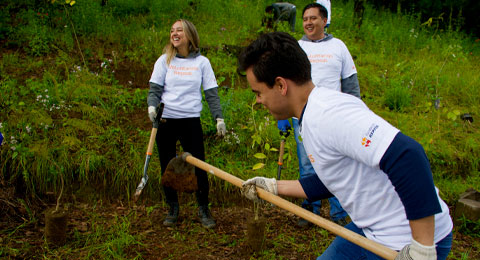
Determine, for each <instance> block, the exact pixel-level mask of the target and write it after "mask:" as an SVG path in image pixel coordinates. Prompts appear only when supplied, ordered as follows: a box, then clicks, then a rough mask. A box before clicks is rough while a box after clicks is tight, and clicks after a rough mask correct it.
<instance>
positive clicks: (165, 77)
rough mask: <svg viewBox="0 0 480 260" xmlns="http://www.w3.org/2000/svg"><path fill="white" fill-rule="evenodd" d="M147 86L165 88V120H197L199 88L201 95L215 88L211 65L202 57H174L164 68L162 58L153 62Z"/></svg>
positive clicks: (199, 106)
mask: <svg viewBox="0 0 480 260" xmlns="http://www.w3.org/2000/svg"><path fill="white" fill-rule="evenodd" d="M150 82H152V83H155V84H158V85H161V86H164V91H163V94H162V102H163V103H164V104H165V108H164V110H163V115H162V117H164V118H189V117H200V112H201V111H202V108H203V106H202V92H201V88H202V86H203V90H204V91H205V90H208V89H211V88H215V87H217V86H218V84H217V80H216V79H215V74H214V73H213V69H212V66H211V65H210V61H209V60H208V59H207V58H206V57H204V56H202V55H198V56H196V57H188V58H179V57H174V58H173V59H172V61H171V62H170V65H167V56H166V54H163V55H162V56H160V58H158V60H157V61H156V62H155V66H154V68H153V73H152V77H151V78H150Z"/></svg>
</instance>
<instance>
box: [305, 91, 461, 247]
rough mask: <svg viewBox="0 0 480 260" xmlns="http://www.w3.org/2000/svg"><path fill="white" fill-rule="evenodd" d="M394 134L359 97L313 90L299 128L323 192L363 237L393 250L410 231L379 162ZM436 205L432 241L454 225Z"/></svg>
mask: <svg viewBox="0 0 480 260" xmlns="http://www.w3.org/2000/svg"><path fill="white" fill-rule="evenodd" d="M398 132H399V130H398V129H396V128H395V127H393V126H392V125H390V124H389V123H388V122H387V121H385V120H384V119H382V118H381V117H379V116H377V115H376V114H374V113H373V112H372V111H370V110H369V109H368V107H367V106H366V105H365V104H364V103H363V102H362V101H361V100H360V99H358V98H356V97H353V96H351V95H348V94H343V93H340V92H338V91H332V90H330V89H326V88H317V87H316V88H314V89H313V90H312V92H311V94H310V96H309V99H308V103H307V106H306V108H305V112H304V114H303V117H302V122H301V128H300V134H301V135H302V138H303V145H304V146H305V150H306V152H307V155H308V157H309V158H310V161H311V163H312V165H313V168H314V169H315V172H316V173H317V175H318V177H319V178H320V180H321V181H322V182H323V183H324V184H325V186H326V187H327V189H328V190H329V191H330V192H331V193H332V194H333V195H334V196H335V197H337V198H338V200H339V201H340V204H341V205H342V207H343V208H344V209H345V211H346V212H347V213H348V215H349V216H350V218H351V219H352V221H353V222H354V223H355V224H356V225H357V226H358V227H359V228H362V230H363V232H364V233H365V235H366V237H367V238H369V239H371V240H373V241H375V242H378V243H381V244H383V245H385V246H387V247H390V248H392V249H395V250H400V249H401V248H403V246H405V245H407V244H409V243H410V241H411V237H412V236H411V230H410V226H409V222H408V220H407V217H406V214H405V208H404V206H403V204H402V202H401V200H400V197H399V196H398V194H397V193H396V191H395V189H394V187H393V185H392V183H391V182H390V180H389V179H388V176H387V175H386V174H385V173H384V172H383V171H382V170H380V166H379V164H380V160H381V159H382V157H383V155H384V153H385V151H386V150H387V148H388V147H389V146H390V144H391V142H392V141H393V139H394V138H395V136H396V134H397V133H398ZM346 187H348V188H346ZM436 191H437V196H438V189H436ZM439 202H440V205H441V207H442V213H439V214H436V215H435V225H436V230H435V242H438V241H440V240H441V239H442V238H444V237H445V236H446V235H447V234H448V233H449V232H450V231H451V229H452V226H453V224H452V222H451V219H450V216H449V213H448V206H447V205H446V204H445V202H443V201H442V200H441V199H440V198H439Z"/></svg>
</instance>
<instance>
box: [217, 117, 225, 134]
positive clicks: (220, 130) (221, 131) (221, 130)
mask: <svg viewBox="0 0 480 260" xmlns="http://www.w3.org/2000/svg"><path fill="white" fill-rule="evenodd" d="M226 133H227V127H226V126H225V122H224V121H223V118H217V135H218V136H225V134H226Z"/></svg>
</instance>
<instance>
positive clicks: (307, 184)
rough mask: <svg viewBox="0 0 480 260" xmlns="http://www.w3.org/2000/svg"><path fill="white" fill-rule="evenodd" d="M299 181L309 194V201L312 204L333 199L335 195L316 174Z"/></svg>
mask: <svg viewBox="0 0 480 260" xmlns="http://www.w3.org/2000/svg"><path fill="white" fill-rule="evenodd" d="M298 181H300V185H302V188H303V191H304V192H305V194H307V200H308V201H310V202H314V201H317V200H320V199H327V198H330V197H333V194H332V193H330V191H329V190H328V189H327V187H325V184H323V182H322V181H321V180H320V179H319V178H318V176H317V175H316V174H314V175H310V176H307V177H304V178H301V179H299V180H298Z"/></svg>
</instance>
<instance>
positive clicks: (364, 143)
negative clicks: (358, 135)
mask: <svg viewBox="0 0 480 260" xmlns="http://www.w3.org/2000/svg"><path fill="white" fill-rule="evenodd" d="M377 129H378V125H377V124H372V125H371V126H370V128H369V129H368V131H367V132H366V133H365V136H364V137H363V138H362V146H365V147H369V146H370V144H371V143H372V137H373V135H374V134H375V131H377Z"/></svg>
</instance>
